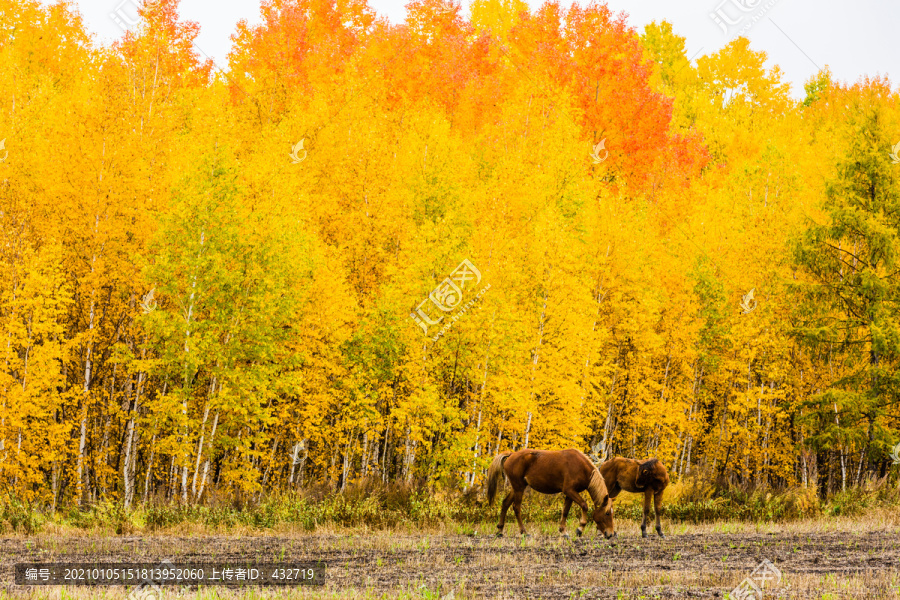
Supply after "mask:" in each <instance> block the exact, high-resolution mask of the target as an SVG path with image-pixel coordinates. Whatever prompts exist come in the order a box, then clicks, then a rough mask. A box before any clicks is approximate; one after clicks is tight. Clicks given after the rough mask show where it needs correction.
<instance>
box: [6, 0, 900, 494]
mask: <svg viewBox="0 0 900 600" xmlns="http://www.w3.org/2000/svg"><path fill="white" fill-rule="evenodd" d="M407 8H408V17H407V20H406V21H405V23H402V24H391V23H390V22H389V21H388V20H386V19H385V18H384V17H381V16H379V15H377V14H376V13H375V11H374V10H373V9H372V8H371V7H370V6H368V5H367V4H366V0H263V2H262V6H261V20H260V23H259V24H258V25H250V24H247V23H245V22H242V23H240V24H239V25H238V27H237V29H236V31H235V32H234V34H233V38H232V41H233V45H232V50H231V52H230V54H229V55H228V57H227V62H225V61H223V62H221V63H220V64H215V63H213V62H212V61H211V60H209V59H207V58H206V57H205V56H204V55H203V54H202V53H201V52H200V51H198V49H197V48H196V47H195V43H194V42H195V38H196V36H197V35H198V32H199V28H200V27H201V26H202V23H199V24H198V23H191V22H186V21H184V20H183V19H182V18H181V17H180V16H179V13H178V4H177V0H159V1H158V2H154V3H145V4H143V5H142V8H141V10H140V15H141V20H140V22H139V24H138V25H137V26H136V27H134V28H132V29H129V30H127V31H125V32H123V34H122V36H121V38H119V39H118V41H116V42H115V43H113V44H111V45H101V44H99V43H98V42H96V41H95V40H94V39H93V38H92V37H91V36H90V34H89V33H88V32H87V29H86V28H85V26H84V24H83V22H82V20H81V17H80V16H79V15H78V13H77V11H76V10H75V9H74V8H73V7H72V6H71V5H69V4H65V3H58V4H53V5H44V4H41V3H39V2H35V1H34V0H0V140H3V142H2V144H0V238H2V239H0V335H2V340H0V341H2V348H3V350H2V356H3V361H4V364H3V367H2V368H0V489H2V491H0V496H2V497H3V498H17V499H19V500H21V501H25V502H29V503H33V504H34V505H38V506H43V507H47V508H50V509H57V508H59V507H66V506H69V507H71V506H80V505H84V504H86V503H92V502H96V501H98V500H101V499H106V500H111V501H115V502H119V503H123V504H124V506H125V507H128V506H132V505H136V504H138V503H142V502H146V501H150V500H153V499H166V500H171V501H176V502H182V503H189V504H190V503H202V502H204V501H205V499H207V498H209V497H210V496H212V495H218V496H224V497H242V498H253V497H257V498H258V497H259V496H261V495H263V494H266V493H269V492H271V491H273V490H280V491H286V490H292V489H302V488H303V487H304V486H309V485H314V484H315V485H322V486H328V487H329V488H330V489H331V490H333V491H340V490H342V489H344V488H345V487H346V486H347V485H348V484H352V483H353V482H358V481H360V480H362V479H364V478H369V479H372V480H377V481H379V482H385V483H389V482H418V483H419V484H427V485H430V486H437V485H440V486H445V487H446V488H452V489H456V490H459V491H466V490H473V489H477V488H480V486H482V484H483V482H484V477H485V471H486V468H487V465H488V464H489V463H490V460H491V458H492V457H493V456H494V455H495V454H496V453H497V452H498V451H504V450H515V449H520V448H523V447H537V448H567V447H576V448H579V449H581V450H583V451H585V452H589V451H592V452H593V453H594V454H595V455H597V456H598V458H604V457H611V456H627V457H634V458H646V457H650V456H656V457H658V458H659V459H660V460H661V461H662V462H663V463H664V464H665V466H666V468H667V469H669V472H670V477H671V478H672V480H673V481H677V480H679V479H680V478H683V477H685V476H686V474H688V473H690V472H692V471H695V472H703V473H706V474H707V475H708V477H710V478H713V479H715V480H716V481H717V482H719V483H720V484H721V485H725V486H752V487H754V488H761V489H785V488H788V487H796V486H805V487H810V488H813V489H815V490H817V493H818V494H819V495H820V496H821V497H825V496H827V495H829V494H831V493H834V492H837V491H840V490H842V489H848V488H852V487H854V486H859V485H861V484H862V483H863V482H865V481H866V480H872V479H874V478H883V477H885V476H888V477H891V478H892V479H891V481H894V482H895V481H896V479H897V477H898V467H897V466H895V464H896V463H897V462H900V459H897V458H896V450H893V448H894V447H895V445H896V444H897V443H898V442H900V372H898V369H897V367H898V363H900V314H898V310H897V309H898V306H900V158H898V156H897V154H898V153H900V146H898V145H897V143H898V142H900V90H898V89H896V88H892V86H891V83H890V82H889V81H888V80H887V79H885V78H881V77H863V78H861V79H860V80H859V81H855V82H842V81H837V80H835V79H834V78H833V77H832V75H831V74H830V72H829V71H828V70H827V69H825V70H823V71H821V72H820V73H819V74H818V75H816V76H815V77H813V78H812V79H810V80H809V82H808V83H807V85H806V88H805V91H804V92H802V93H800V94H799V97H800V98H802V99H799V100H798V99H797V98H795V97H793V96H792V95H791V90H790V86H789V84H788V83H786V82H785V80H784V77H783V74H782V73H781V72H780V71H779V69H778V68H777V67H775V66H772V65H774V63H776V62H777V60H775V61H774V62H772V61H769V60H768V59H769V58H770V57H767V56H766V55H765V54H764V53H762V52H759V51H756V50H754V48H753V47H752V45H751V44H750V43H749V42H748V40H747V39H746V38H743V37H739V38H736V39H735V40H733V41H731V42H730V43H728V44H727V45H726V46H724V47H723V48H722V49H721V50H720V51H718V52H716V53H709V54H704V55H698V56H689V55H688V54H687V51H686V46H685V40H684V38H682V37H679V35H678V34H677V32H674V31H673V30H672V27H671V26H670V25H669V24H668V23H665V22H661V23H655V24H652V25H649V26H647V27H646V28H644V29H643V30H638V29H636V28H634V27H632V26H631V25H629V23H628V21H627V18H626V17H625V16H623V15H619V14H614V13H612V12H611V11H610V10H608V9H607V7H606V6H605V5H604V4H602V3H593V4H591V5H590V6H587V7H580V6H579V5H577V4H576V5H572V6H571V7H570V6H565V5H561V4H559V3H556V2H547V3H546V4H544V5H543V6H542V7H540V8H539V9H536V10H529V8H528V6H527V5H526V4H524V3H523V2H521V0H476V1H475V2H474V4H472V6H471V17H469V16H468V15H467V14H464V13H463V11H462V10H461V9H460V7H459V5H458V4H457V5H455V6H454V5H448V4H446V3H444V2H440V1H439V0H412V1H411V2H410V3H409V4H408V7H407ZM592 449H593V450H592ZM892 452H893V454H894V456H892Z"/></svg>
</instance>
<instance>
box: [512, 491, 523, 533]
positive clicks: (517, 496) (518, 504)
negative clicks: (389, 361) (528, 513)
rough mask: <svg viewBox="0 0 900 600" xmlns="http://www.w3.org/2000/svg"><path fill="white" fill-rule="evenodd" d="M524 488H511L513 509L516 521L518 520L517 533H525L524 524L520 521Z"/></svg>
mask: <svg viewBox="0 0 900 600" xmlns="http://www.w3.org/2000/svg"><path fill="white" fill-rule="evenodd" d="M524 493H525V490H513V494H514V496H513V510H514V511H516V521H518V522H519V533H521V534H522V535H525V525H524V524H523V523H522V494H524Z"/></svg>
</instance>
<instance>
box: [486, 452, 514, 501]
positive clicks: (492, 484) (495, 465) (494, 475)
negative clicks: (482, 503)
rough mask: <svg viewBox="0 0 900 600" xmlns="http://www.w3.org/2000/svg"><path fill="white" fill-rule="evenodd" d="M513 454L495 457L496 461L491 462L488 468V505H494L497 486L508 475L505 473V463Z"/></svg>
mask: <svg viewBox="0 0 900 600" xmlns="http://www.w3.org/2000/svg"><path fill="white" fill-rule="evenodd" d="M510 454H512V452H501V453H500V454H498V455H497V456H495V457H494V460H493V461H491V466H490V467H488V473H487V500H488V504H493V503H494V497H495V496H496V495H497V484H498V483H500V482H501V481H502V480H503V479H505V478H506V474H505V473H504V472H503V463H504V462H505V461H506V459H507V458H508V457H509V455H510Z"/></svg>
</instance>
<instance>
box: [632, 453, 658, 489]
mask: <svg viewBox="0 0 900 600" xmlns="http://www.w3.org/2000/svg"><path fill="white" fill-rule="evenodd" d="M655 466H656V459H655V458H654V459H651V460H648V461H647V462H645V463H644V464H642V465H638V476H637V479H636V480H635V482H634V483H635V485H636V486H637V487H639V488H645V487H647V486H648V485H650V484H651V483H653V480H654V474H653V468H654V467H655Z"/></svg>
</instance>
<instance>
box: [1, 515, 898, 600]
mask: <svg viewBox="0 0 900 600" xmlns="http://www.w3.org/2000/svg"><path fill="white" fill-rule="evenodd" d="M574 525H575V520H574V519H570V522H569V531H570V532H571V531H572V529H573V526H574ZM526 526H527V528H528V530H529V532H530V535H529V536H528V537H525V538H521V537H520V536H518V535H517V534H516V533H515V526H514V525H513V527H510V526H509V525H507V530H506V535H505V537H503V538H497V537H496V536H494V535H493V527H491V526H490V525H489V524H483V525H482V524H479V525H477V526H475V527H469V526H465V525H444V526H440V527H434V528H429V529H427V530H424V531H415V530H414V529H411V528H408V527H401V528H395V529H390V530H380V531H372V530H366V529H365V528H359V527H357V528H352V529H338V528H325V529H322V530H319V531H315V532H312V533H309V532H301V531H291V530H290V529H285V528H282V529H280V530H278V531H276V532H272V533H268V534H266V535H260V533H259V532H258V531H257V532H252V531H249V530H248V531H243V532H235V531H232V532H231V533H229V534H228V535H220V534H210V533H209V532H203V531H199V530H197V531H195V530H193V529H192V528H190V527H183V528H181V529H180V531H176V530H173V531H168V532H165V533H162V534H154V535H140V536H114V535H97V534H88V535H86V534H85V533H83V532H81V533H75V532H73V531H62V530H60V531H46V532H43V533H40V534H38V535H34V536H28V537H25V536H14V537H6V538H2V539H0V582H2V583H0V598H6V597H16V598H18V597H26V598H122V597H125V596H126V595H127V593H128V592H129V589H128V588H124V587H109V588H88V587H77V588H76V587H68V588H65V589H63V588H60V587H45V588H42V587H32V588H26V587H17V586H15V585H13V584H12V581H13V565H14V564H15V563H16V562H36V561H60V562H61V561H87V560H102V561H107V562H117V561H122V562H138V561H158V560H162V559H164V558H168V559H169V560H171V561H173V562H175V563H181V564H184V563H188V562H213V561H220V560H223V559H241V560H259V561H260V562H279V561H282V560H283V561H292V560H293V561H309V560H323V561H325V562H326V564H327V571H326V578H325V579H326V585H325V586H324V587H323V588H302V587H296V588H272V587H269V588H254V589H244V590H241V589H237V588H226V587H205V588H201V589H199V590H197V589H193V590H188V589H179V588H177V587H167V588H165V590H166V591H165V596H167V597H185V598H209V599H214V598H239V597H240V598H247V597H254V598H261V597H265V598H314V597H315V598H321V597H324V598H432V599H441V598H446V599H448V600H449V599H451V598H452V599H458V598H604V599H606V598H610V599H612V598H616V599H618V598H725V597H727V596H726V593H727V592H728V591H729V590H731V589H733V588H734V587H735V586H736V585H738V584H739V583H740V582H741V581H742V580H743V579H744V578H745V577H747V576H749V575H750V574H751V572H752V571H753V569H754V568H755V567H756V566H757V565H758V564H759V563H760V562H761V561H762V560H763V559H768V560H770V561H771V562H773V563H774V564H775V565H776V566H777V567H778V569H779V570H780V571H781V573H782V580H781V582H780V584H779V585H778V586H776V587H772V586H769V588H768V589H766V590H765V595H764V597H765V598H816V599H823V600H824V599H837V598H871V599H883V598H897V597H898V589H900V568H898V564H900V516H898V515H897V513H896V512H890V511H883V512H881V513H878V514H874V515H873V514H870V515H868V516H867V517H864V518H856V519H847V518H828V519H818V520H800V521H795V522H792V523H788V524H783V525H777V524H765V523H761V524H748V523H736V522H719V523H713V524H704V525H683V524H671V523H665V525H664V528H665V530H666V531H667V534H668V535H667V537H666V538H664V539H658V538H656V537H650V538H648V539H641V537H640V530H639V528H638V524H637V523H635V522H633V521H630V520H620V522H619V523H618V529H619V536H618V538H617V540H616V543H615V544H613V545H610V544H609V543H607V542H606V541H605V540H604V539H603V538H602V537H601V536H599V535H598V534H597V532H596V529H595V528H594V527H593V526H592V525H591V526H589V528H588V532H587V533H586V535H585V536H584V538H582V539H572V540H567V539H564V538H561V537H560V536H559V534H558V533H557V532H556V530H555V527H556V525H555V524H554V523H552V522H549V521H543V522H538V523H534V522H531V523H527V525H526Z"/></svg>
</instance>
